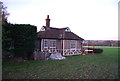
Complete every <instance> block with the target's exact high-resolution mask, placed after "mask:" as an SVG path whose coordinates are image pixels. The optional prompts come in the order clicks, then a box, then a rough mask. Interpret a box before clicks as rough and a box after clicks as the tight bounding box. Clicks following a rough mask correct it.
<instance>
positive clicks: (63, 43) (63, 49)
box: [62, 40, 65, 55]
mask: <svg viewBox="0 0 120 81" xmlns="http://www.w3.org/2000/svg"><path fill="white" fill-rule="evenodd" d="M62 41H63V55H64V47H65V46H64V40H62Z"/></svg>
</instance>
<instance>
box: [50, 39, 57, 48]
mask: <svg viewBox="0 0 120 81" xmlns="http://www.w3.org/2000/svg"><path fill="white" fill-rule="evenodd" d="M50 48H56V40H50Z"/></svg>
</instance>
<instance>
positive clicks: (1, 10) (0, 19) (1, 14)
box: [0, 1, 9, 24]
mask: <svg viewBox="0 0 120 81" xmlns="http://www.w3.org/2000/svg"><path fill="white" fill-rule="evenodd" d="M8 15H9V13H8V12H7V7H5V6H4V4H3V2H1V1H0V24H4V23H7V18H8Z"/></svg>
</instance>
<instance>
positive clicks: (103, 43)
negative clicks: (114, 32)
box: [87, 40, 120, 47]
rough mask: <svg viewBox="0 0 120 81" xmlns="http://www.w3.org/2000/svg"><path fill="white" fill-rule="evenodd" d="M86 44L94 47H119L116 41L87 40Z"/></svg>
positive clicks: (119, 43)
mask: <svg viewBox="0 0 120 81" xmlns="http://www.w3.org/2000/svg"><path fill="white" fill-rule="evenodd" d="M87 42H88V43H89V44H92V45H94V46H113V47H119V46H120V41H117V40H87Z"/></svg>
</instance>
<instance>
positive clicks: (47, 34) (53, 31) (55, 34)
mask: <svg viewBox="0 0 120 81" xmlns="http://www.w3.org/2000/svg"><path fill="white" fill-rule="evenodd" d="M38 38H42V39H66V40H84V39H83V38H81V37H79V36H78V35H76V34H74V33H73V32H71V31H70V29H69V28H68V27H66V28H53V27H46V26H43V27H42V30H41V31H39V32H38Z"/></svg>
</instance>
